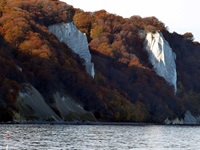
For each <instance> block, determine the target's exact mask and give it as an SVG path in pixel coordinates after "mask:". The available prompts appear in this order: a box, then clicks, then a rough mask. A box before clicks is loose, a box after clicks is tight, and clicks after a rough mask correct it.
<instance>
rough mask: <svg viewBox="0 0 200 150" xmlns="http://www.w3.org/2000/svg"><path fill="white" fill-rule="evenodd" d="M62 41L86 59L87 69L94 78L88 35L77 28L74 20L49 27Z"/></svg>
mask: <svg viewBox="0 0 200 150" xmlns="http://www.w3.org/2000/svg"><path fill="white" fill-rule="evenodd" d="M48 29H49V31H50V32H51V33H53V34H54V35H55V36H56V37H57V38H58V40H59V41H60V42H64V43H65V44H66V45H68V46H69V48H71V49H72V50H73V51H74V52H75V53H76V54H78V55H79V57H80V58H83V59H84V60H85V64H84V65H85V67H86V71H87V72H88V73H89V74H90V75H91V76H92V77H93V78H94V75H95V73H94V64H93V63H92V62H91V54H90V51H89V48H88V41H87V37H86V35H85V34H84V33H82V32H81V31H80V30H78V29H77V27H76V25H75V24H74V22H70V23H59V24H55V25H51V26H49V27H48Z"/></svg>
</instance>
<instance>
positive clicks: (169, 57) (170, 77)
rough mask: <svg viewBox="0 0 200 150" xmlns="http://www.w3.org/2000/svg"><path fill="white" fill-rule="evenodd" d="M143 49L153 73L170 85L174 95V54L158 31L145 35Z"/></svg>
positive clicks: (175, 74)
mask: <svg viewBox="0 0 200 150" xmlns="http://www.w3.org/2000/svg"><path fill="white" fill-rule="evenodd" d="M145 49H146V50H147V52H148V54H149V60H150V62H151V63H152V65H153V68H154V70H155V72H156V73H157V74H158V75H159V76H161V77H163V78H164V79H165V80H166V81H167V82H168V83H169V84H170V85H172V86H173V87H174V91H175V93H176V91H177V85H176V82H177V73H176V63H175V59H176V54H175V53H174V52H173V50H172V48H171V47H170V45H169V43H168V42H167V41H166V40H165V38H164V37H163V35H162V33H161V32H159V31H157V32H155V33H151V32H149V33H147V35H146V39H145Z"/></svg>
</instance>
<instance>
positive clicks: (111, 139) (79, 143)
mask: <svg viewBox="0 0 200 150" xmlns="http://www.w3.org/2000/svg"><path fill="white" fill-rule="evenodd" d="M6 131H9V132H10V133H9V134H10V138H9V139H7V137H6ZM199 140H200V127H198V126H195V127H194V126H154V125H151V126H125V125H123V126H116V125H110V126H109V125H102V126H100V125H92V126H90V125H0V150H1V149H6V146H7V145H8V147H9V149H21V150H22V149H42V150H47V149H48V150H49V149H53V150H56V149H57V150H60V149H70V150H71V149H78V150H79V149H80V150H99V149H104V150H116V149H122V150H126V149H138V148H140V149H144V150H145V149H147V150H151V149H152V150H154V149H158V150H162V149H167V150H169V149H177V150H178V149H188V150H190V149H191V150H195V149H199V148H200V141H199Z"/></svg>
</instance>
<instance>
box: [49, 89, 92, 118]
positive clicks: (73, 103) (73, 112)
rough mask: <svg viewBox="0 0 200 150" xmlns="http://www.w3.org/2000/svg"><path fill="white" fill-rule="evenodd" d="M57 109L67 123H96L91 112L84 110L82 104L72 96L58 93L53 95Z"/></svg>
mask: <svg viewBox="0 0 200 150" xmlns="http://www.w3.org/2000/svg"><path fill="white" fill-rule="evenodd" d="M53 99H54V101H55V107H56V108H57V109H58V111H59V112H60V114H61V117H62V119H63V120H65V121H96V119H95V117H94V115H93V114H92V113H91V112H87V111H85V110H84V108H83V106H82V104H81V103H80V102H78V101H77V100H76V99H75V98H73V97H72V96H70V95H66V94H63V93H60V92H56V93H55V94H54V95H53Z"/></svg>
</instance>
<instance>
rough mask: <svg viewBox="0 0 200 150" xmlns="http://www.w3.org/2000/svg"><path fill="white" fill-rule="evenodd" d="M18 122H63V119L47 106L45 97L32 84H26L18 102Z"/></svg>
mask: <svg viewBox="0 0 200 150" xmlns="http://www.w3.org/2000/svg"><path fill="white" fill-rule="evenodd" d="M16 107H17V108H18V111H19V114H18V115H17V116H18V117H19V118H16V119H17V120H23V119H24V120H43V121H45V120H46V121H61V118H60V117H59V116H58V115H57V114H56V113H55V112H54V111H53V110H52V109H51V108H50V107H49V106H48V105H47V103H46V102H45V101H44V98H43V96H42V95H41V94H40V93H39V92H38V91H37V89H35V88H34V87H33V86H32V85H31V84H24V85H23V90H22V91H20V92H19V97H18V99H17V102H16Z"/></svg>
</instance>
